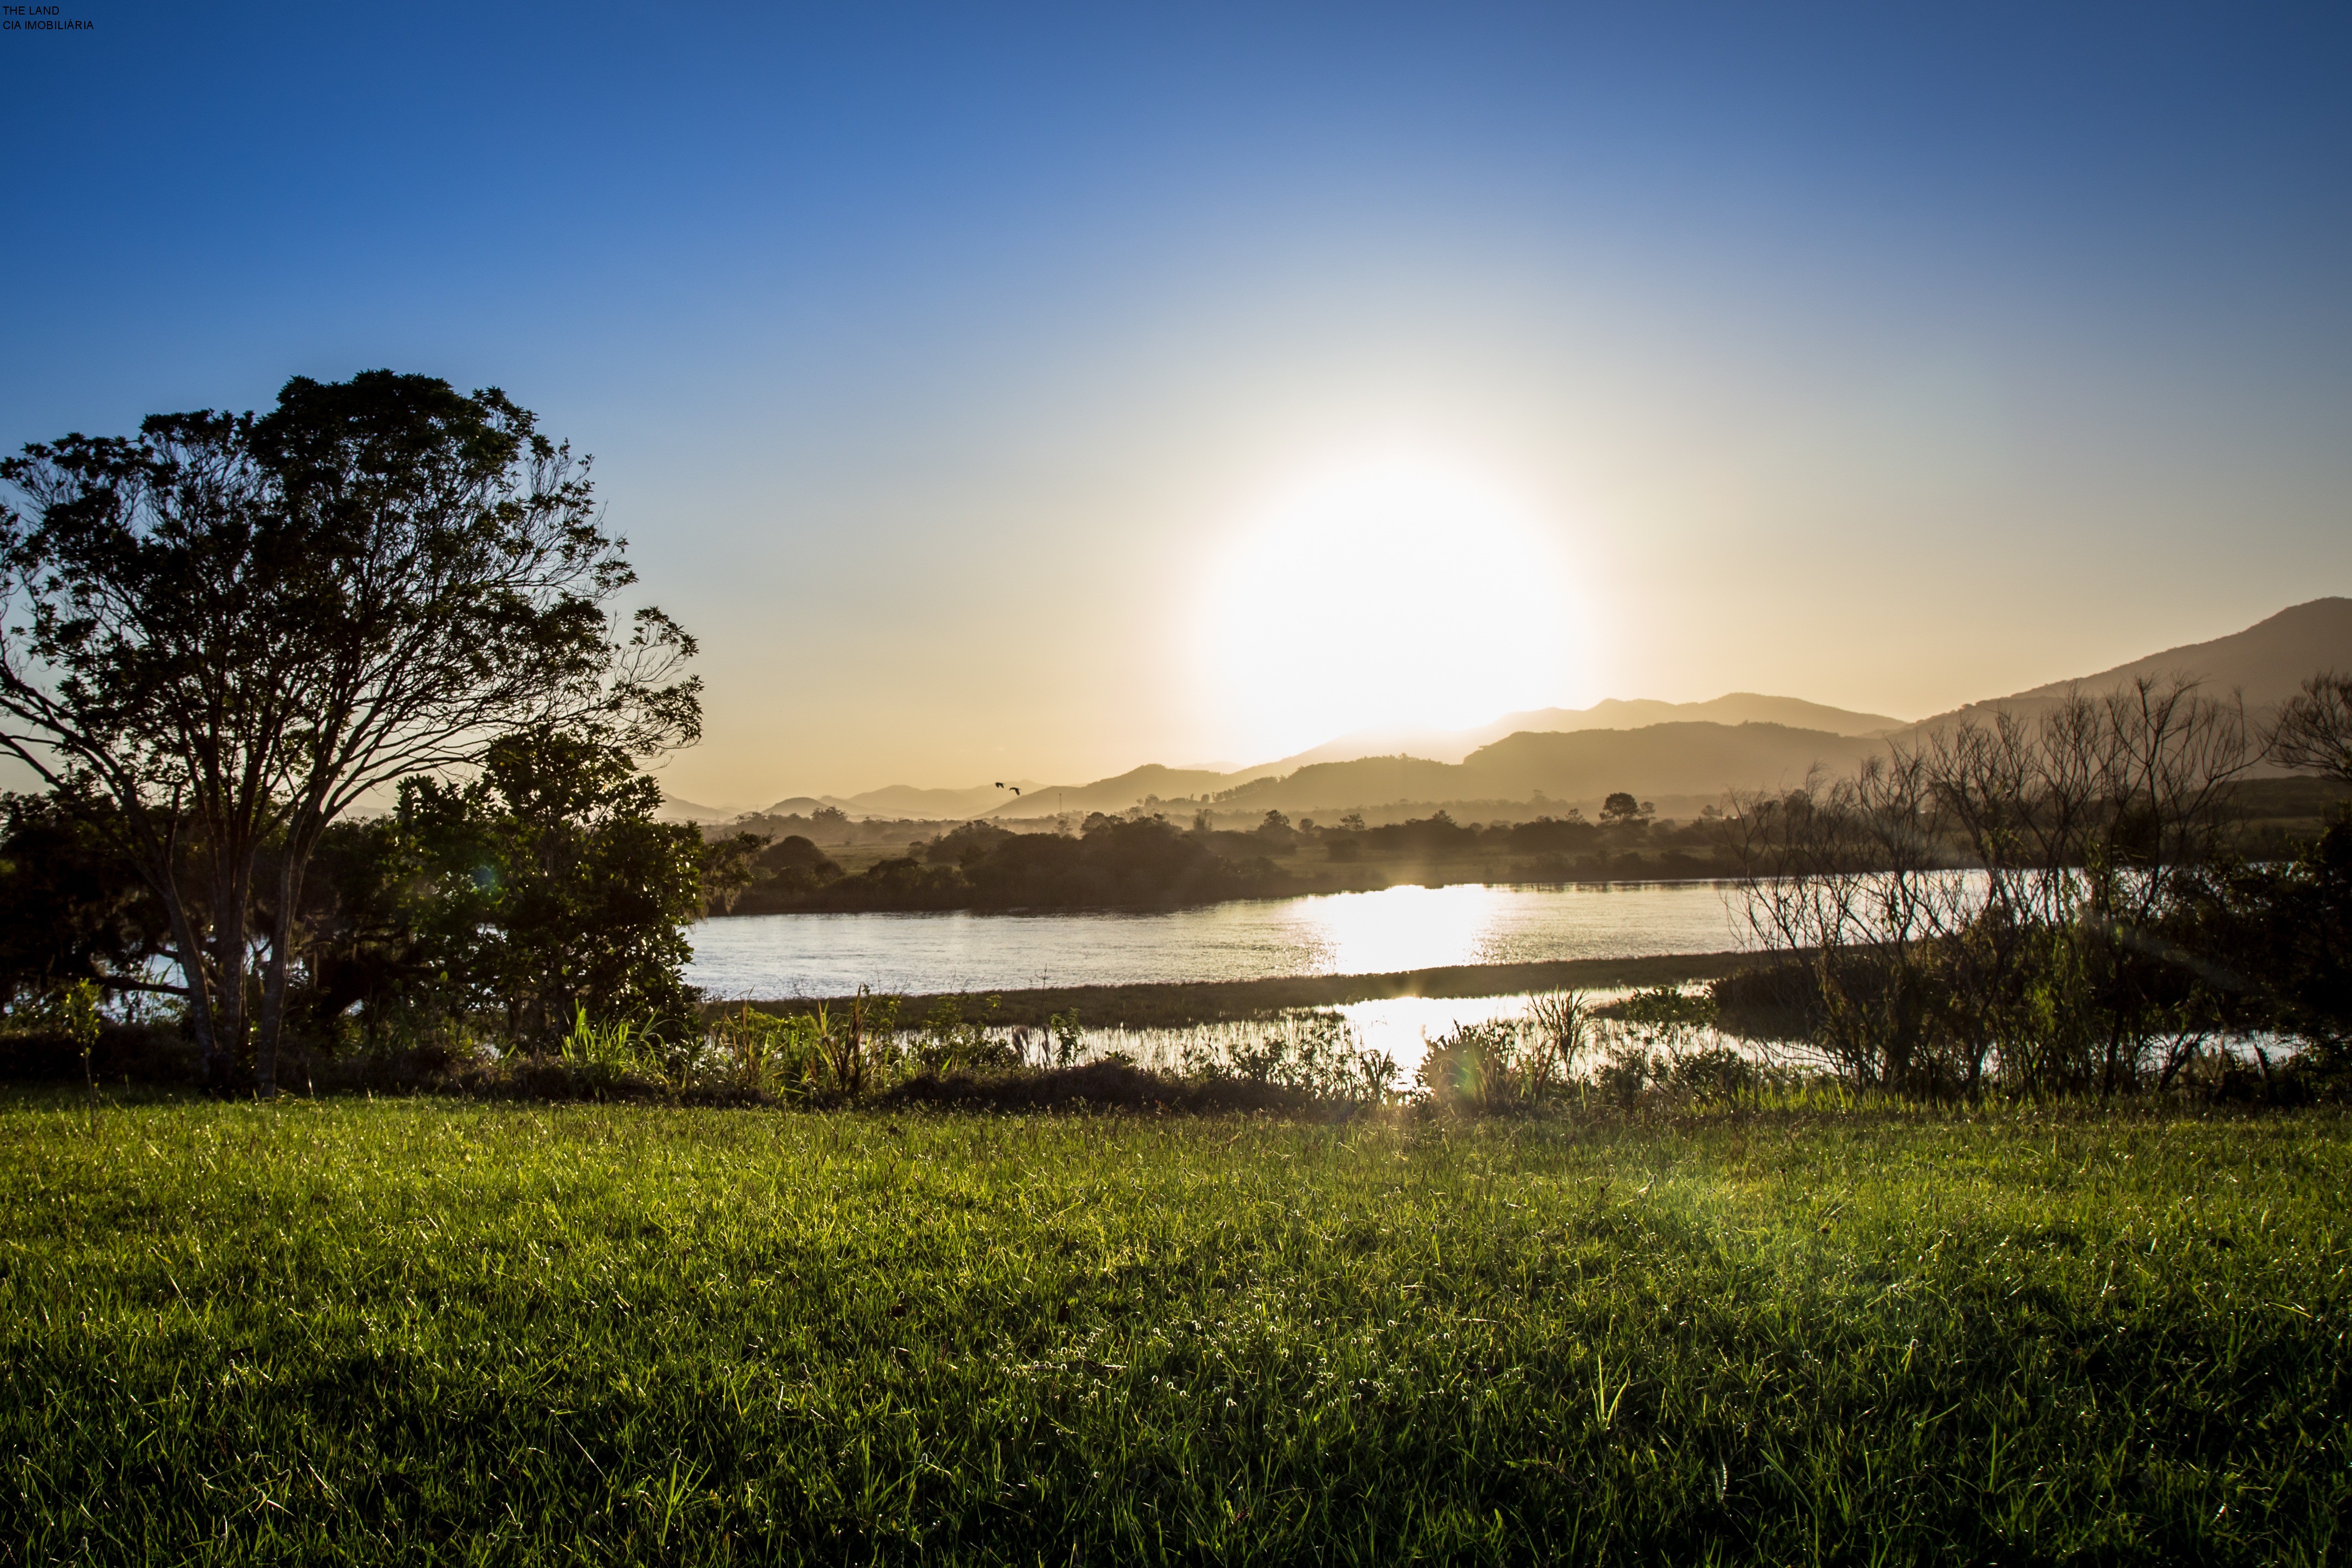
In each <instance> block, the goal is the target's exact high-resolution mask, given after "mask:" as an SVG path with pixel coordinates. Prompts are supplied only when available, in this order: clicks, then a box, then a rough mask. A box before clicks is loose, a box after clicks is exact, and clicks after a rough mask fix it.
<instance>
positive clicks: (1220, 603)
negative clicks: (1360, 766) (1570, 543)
mask: <svg viewBox="0 0 2352 1568" xmlns="http://www.w3.org/2000/svg"><path fill="white" fill-rule="evenodd" d="M1207 597H1208V610H1207V613H1206V614H1205V615H1203V617H1202V632H1203V634H1204V636H1205V638H1206V642H1207V646H1206V648H1205V650H1204V653H1205V657H1204V659H1203V661H1202V669H1203V672H1204V673H1205V674H1208V675H1209V676H1210V685H1211V692H1210V694H1209V695H1210V697H1211V700H1212V701H1213V703H1214V704H1215V705H1216V707H1217V711H1218V715H1219V716H1220V718H1221V719H1222V720H1223V722H1224V724H1225V725H1226V726H1227V727H1228V732H1229V733H1230V734H1231V735H1232V736H1233V737H1234V744H1236V745H1239V746H1244V747H1256V748H1261V749H1265V750H1267V752H1268V754H1269V758H1270V757H1271V756H1274V755H1279V754H1281V753H1282V752H1283V751H1295V750H1298V749H1302V748H1304V747H1308V746H1312V745H1315V744H1317V743H1318V742H1320V741H1323V740H1328V739H1330V738H1332V737H1334V736H1337V735H1339V734H1343V733H1346V732H1348V731H1350V730H1355V729H1361V728H1367V727H1383V728H1385V727H1424V726H1425V727H1432V728H1441V729H1456V728H1462V727H1467V726H1470V725H1475V724H1481V723H1484V722H1486V720H1488V719H1491V718H1494V717H1496V716H1498V715H1500V714H1503V713H1506V712H1509V711H1511V710H1513V709H1515V708H1525V707H1533V706H1547V705H1549V704H1553V703H1558V702H1560V701H1562V700H1564V697H1565V696H1566V694H1567V683H1568V680H1569V677H1570V666H1571V664H1573V663H1574V662H1575V661H1574V658H1573V654H1574V650H1575V645H1576V643H1577V641H1578V639H1579V634H1580V622H1581V618H1580V615H1579V614H1578V612H1577V608H1576V606H1575V604H1574V603H1573V602H1572V590H1571V587H1570V581H1569V574H1568V570H1567V560H1566V556H1565V552H1564V551H1563V550H1562V549H1560V546H1559V542H1558V540H1557V539H1556V538H1555V537H1554V533H1553V530H1551V529H1547V528H1545V527H1543V526H1542V524H1541V522H1540V520H1539V519H1538V516H1537V515H1536V512H1535V510H1534V508H1532V507H1529V506H1528V505H1526V504H1525V503H1523V502H1521V501H1520V500H1518V499H1517V497H1513V496H1511V495H1510V494H1508V493H1507V491H1505V490H1504V489H1502V488H1501V487H1500V486H1492V485H1488V484H1485V483H1482V482H1480V481H1479V480H1477V479H1475V478H1474V477H1472V476H1469V475H1468V474H1466V473H1465V472H1464V471H1463V470H1461V469H1459V468H1455V467H1451V466H1448V465H1444V464H1441V463H1436V462H1432V461H1428V460H1425V459H1418V458H1412V459H1389V460H1384V461H1381V462H1376V463H1365V464H1357V465H1349V466H1346V467H1343V468H1339V469H1334V470H1328V471H1325V472H1323V473H1320V474H1318V475H1315V476H1311V477H1309V478H1307V479H1306V480H1304V481H1302V482H1300V483H1298V484H1296V485H1294V486H1290V487H1289V488H1287V489H1286V491H1284V492H1283V493H1281V494H1280V495H1277V496H1276V497H1273V498H1272V499H1271V500H1270V501H1269V502H1268V503H1267V504H1265V506H1263V507H1259V508H1257V509H1256V510H1255V511H1254V512H1252V513H1251V514H1249V515H1248V516H1247V517H1244V519H1243V520H1242V521H1241V522H1240V524H1239V525H1238V526H1237V527H1236V528H1234V532H1233V534H1232V537H1231V538H1230V540H1229V542H1228V544H1227V547H1226V548H1225V549H1223V551H1222V552H1221V553H1220V555H1219V557H1218V558H1217V559H1216V560H1215V561H1214V570H1213V575H1212V578H1211V580H1210V582H1209V584H1208V591H1207Z"/></svg>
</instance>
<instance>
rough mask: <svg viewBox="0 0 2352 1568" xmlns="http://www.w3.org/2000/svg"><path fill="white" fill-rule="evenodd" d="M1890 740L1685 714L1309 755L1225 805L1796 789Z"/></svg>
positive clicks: (1324, 805)
mask: <svg viewBox="0 0 2352 1568" xmlns="http://www.w3.org/2000/svg"><path fill="white" fill-rule="evenodd" d="M1884 744H1885V743H1884V742H1883V741H1881V740H1879V739H1878V738H1876V737H1868V736H1844V735H1832V734H1831V733H1830V732H1828V731H1827V730H1819V729H1792V728H1790V727H1788V726H1787V725H1779V724H1738V725H1730V724H1707V723H1698V722H1688V721H1685V722H1683V723H1676V724H1654V725H1647V726H1644V727H1642V728H1639V729H1584V730H1570V731H1565V732H1559V731H1555V732H1552V733H1549V734H1544V733H1538V732H1529V731H1523V732H1521V733H1519V734H1517V735H1511V736H1507V737H1504V738H1503V739H1501V740H1498V741H1496V742H1495V743H1494V744H1493V745H1491V746H1483V747H1479V748H1478V749H1477V750H1475V751H1474V752H1472V753H1471V754H1470V755H1469V756H1468V757H1467V758H1465V759H1464V760H1463V761H1461V762H1458V763H1447V762H1433V761H1428V760H1425V759H1423V758H1412V757H1372V758H1360V759H1359V760H1355V761H1350V762H1316V763H1309V764H1308V765H1307V766H1306V767H1304V768H1299V769H1298V770H1297V771H1296V772H1294V773H1291V774H1289V775H1288V776H1286V777H1285V778H1281V779H1263V780H1261V781H1259V782H1257V783H1254V784H1251V785H1248V786H1246V787H1244V788H1243V789H1239V790H1237V791H1236V792H1235V793H1234V795H1233V797H1232V799H1231V800H1230V801H1229V802H1227V807H1226V809H1228V810H1234V809H1248V810H1282V811H1287V812H1291V813H1294V814H1296V813H1297V812H1301V811H1323V812H1329V811H1337V810H1347V809H1349V808H1350V807H1357V806H1375V805H1384V804H1387V803H1389V802H1391V801H1396V800H1414V801H1432V802H1442V801H1447V800H1485V801H1495V800H1532V799H1533V798H1534V797H1536V796H1538V795H1541V796H1544V797H1546V798H1547V799H1548V800H1552V801H1554V802H1558V803H1559V804H1560V805H1562V806H1565V805H1567V804H1569V803H1571V802H1578V801H1583V802H1591V801H1594V800H1599V799H1600V798H1601V796H1603V795H1606V794H1608V793H1610V792H1611V791H1612V790H1616V789H1630V790H1632V791H1633V793H1634V794H1636V795H1642V796H1661V795H1663V796H1699V797H1702V798H1706V799H1713V798H1715V797H1717V796H1719V795H1721V794H1722V793H1723V792H1724V791H1725V790H1726V789H1732V788H1735V787H1736V788H1742V789H1756V788H1768V789H1769V788H1772V787H1775V786H1782V785H1794V784H1796V783H1797V782H1798V781H1799V780H1801V779H1803V778H1804V776H1805V773H1806V771H1807V770H1808V769H1810V768H1813V767H1815V766H1816V765H1819V766H1821V767H1824V768H1831V769H1832V770H1842V769H1844V768H1851V767H1852V766H1853V764H1855V763H1856V762H1859V761H1860V760H1861V759H1862V758H1864V757H1866V756H1868V755H1869V754H1870V753H1872V752H1874V751H1875V750H1877V749H1878V748H1879V747H1881V746H1882V745H1884Z"/></svg>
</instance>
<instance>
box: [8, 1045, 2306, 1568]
mask: <svg viewBox="0 0 2352 1568" xmlns="http://www.w3.org/2000/svg"><path fill="white" fill-rule="evenodd" d="M2347 1134H2352V1123H2347V1120H2346V1119H2345V1117H2344V1116H2342V1115H2341V1114H2339V1113H2333V1112H2327V1113H2316V1112H2315V1113H2299V1114H2294V1115H2275V1116H2270V1117H2265V1118H2259V1119H2239V1120H2230V1119H2212V1120H2192V1119H2187V1118H2181V1117H2151V1118H2146V1119H2135V1118H2130V1117H2112V1118H2097V1117H2089V1116H2083V1115H2059V1116H2051V1115H2045V1114H2035V1113H2014V1114H1997V1115H1992V1116H1990V1117H1964V1116H1958V1115H1945V1114H1940V1113H1892V1112H1890V1113H1876V1114H1865V1113H1851V1112H1849V1113H1836V1114H1830V1113H1821V1114H1808V1113H1778V1114H1763V1113H1739V1114H1737V1115H1734V1114H1728V1113H1710V1114H1684V1115H1680V1116H1676V1117H1671V1118H1669V1117H1660V1116H1634V1117H1616V1116H1603V1115H1593V1116H1583V1117H1571V1118H1564V1119H1550V1120H1539V1121H1517V1122H1503V1123H1495V1122H1489V1123H1485V1124H1465V1123H1455V1122H1451V1121H1448V1120H1446V1119H1444V1118H1441V1117H1431V1116H1413V1115H1405V1114H1396V1113H1390V1114H1385V1115H1377V1116H1370V1117H1366V1118H1361V1119H1359V1120H1356V1121H1353V1122H1349V1123H1346V1124H1322V1125H1315V1124H1289V1123H1285V1122H1282V1121H1279V1120H1273V1119H1266V1118H1257V1117H1205V1118H1190V1117H1167V1118H1153V1117H1149V1116H1132V1115H1129V1116H1118V1117H1109V1116H1075V1117H1074V1116H1028V1117H1017V1116H994V1117H988V1116H972V1115H940V1114H917V1113H901V1114H898V1115H896V1116H889V1117H885V1116H881V1115H877V1114H873V1113H837V1114H828V1115H810V1114H780V1113H772V1112H760V1111H736V1112H727V1111H710V1110H683V1109H676V1108H665V1107H660V1106H646V1105H589V1104H571V1105H552V1106H545V1105H524V1106H515V1105H499V1104H476V1103H450V1102H446V1101H432V1100H404V1101H377V1102H373V1103H370V1102H367V1101H364V1100H340V1101H320V1102H307V1101H299V1100H296V1101H288V1102H281V1103H277V1104H275V1105H271V1106H267V1107H264V1106H254V1105H242V1106H240V1105H229V1104H221V1103H195V1102H179V1101H171V1100H159V1101H156V1102H153V1103H144V1104H131V1105H124V1104H115V1105H110V1106H107V1107H105V1108H103V1109H102V1110H101V1112H100V1115H99V1116H98V1118H97V1123H96V1126H95V1130H94V1131H93V1127H92V1123H91V1120H90V1118H89V1115H88V1113H87V1112H86V1109H85V1107H84V1106H83V1104H82V1103H81V1098H80V1097H79V1096H78V1095H68V1094H64V1093H62V1092H60V1093H56V1094H52V1095H47V1096H36V1097H21V1096H20V1097H18V1098H16V1099H14V1100H10V1101H7V1102H5V1103H0V1452H5V1455H6V1457H7V1458H6V1466H5V1479H0V1561H6V1562H10V1563H46V1562H53V1561H64V1560H76V1561H113V1562H142V1563H143V1562H159V1561H171V1562H220V1563H227V1562H256V1561H282V1562H292V1561H302V1562H322V1561H337V1560H345V1559H352V1560H358V1559H365V1560H372V1561H388V1560H394V1559H397V1560H401V1561H415V1562H433V1561H467V1562H472V1561H507V1562H531V1561H565V1562H572V1561H582V1560H587V1561H630V1562H688V1561H692V1562H706V1561H712V1562H715V1561H734V1560H747V1561H761V1560H766V1561H777V1560H787V1561H789V1560H820V1561H858V1562H869V1561H875V1560H877V1559H878V1560H886V1561H896V1560H908V1559H913V1558H916V1557H937V1558H945V1559H955V1560H965V1561H990V1562H995V1561H1001V1562H1036V1561H1049V1562H1053V1563H1067V1562H1071V1561H1081V1562H1108V1561H1114V1560H1116V1561H1141V1560H1166V1559H1182V1560H1194V1561H1208V1560H1214V1561H1220V1562H1257V1561H1266V1562H1299V1561H1307V1560H1314V1561H1339V1562H1351V1561H1352V1562H1373V1561H1378V1562H1384V1563H1385V1562H1399V1561H1405V1560H1409V1559H1415V1558H1421V1559H1454V1560H1465V1561H1488V1560H1495V1561H1506V1560H1515V1561H1553V1560H1566V1561H1608V1562H1635V1561H1672V1562H1706V1561H1735V1560H1736V1561H1769V1562H1775V1563H1783V1562H1908V1561H1927V1560H1933V1561H1937V1562H1954V1561H1978V1562H1996V1561H1997V1562H2002V1563H2020V1562H2032V1561H2060V1560H2081V1561H2097V1562H2118V1561H2141V1562H2186V1561H2201V1562H2224V1563H2226V1562H2249V1563H2251V1562H2272V1563H2318V1562H2322V1561H2326V1560H2329V1559H2331V1558H2334V1557H2336V1556H2340V1555H2341V1552H2342V1550H2343V1542H2342V1538H2341V1536H2340V1534H2339V1531H2338V1528H2337V1521H2338V1519H2339V1518H2340V1517H2342V1516H2343V1515H2344V1514H2346V1513H2347V1507H2348V1506H2352V1428H2347V1422H2346V1416H2347V1413H2352V1412H2348V1411H2347V1406H2352V1396H2348V1395H2347V1384H2346V1366H2347V1357H2346V1354H2345V1348H2344V1336H2345V1334H2346V1333H2347V1330H2352V1282H2347V1281H2352V1268H2348V1267H2347V1266H2348V1265H2352V1230H2347V1220H2346V1218H2345V1210H2344V1205H2343V1195H2344V1193H2345V1191H2346V1190H2347V1177H2352V1137H2347Z"/></svg>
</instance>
